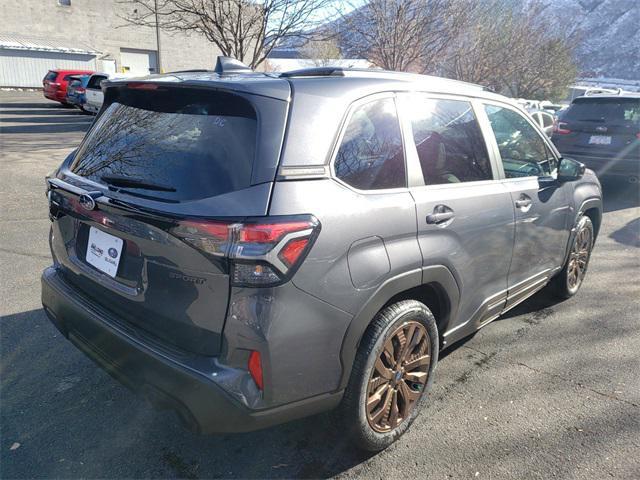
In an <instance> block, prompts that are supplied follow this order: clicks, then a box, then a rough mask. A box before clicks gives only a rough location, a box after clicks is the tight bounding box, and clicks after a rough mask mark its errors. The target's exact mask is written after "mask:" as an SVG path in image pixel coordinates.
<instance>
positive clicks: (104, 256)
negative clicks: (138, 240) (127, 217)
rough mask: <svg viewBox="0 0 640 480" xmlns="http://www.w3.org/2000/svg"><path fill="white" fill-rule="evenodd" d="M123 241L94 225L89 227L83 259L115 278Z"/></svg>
mask: <svg viewBox="0 0 640 480" xmlns="http://www.w3.org/2000/svg"><path fill="white" fill-rule="evenodd" d="M123 245H124V241H123V240H122V239H121V238H118V237H116V236H115V235H111V234H109V233H106V232H103V231H102V230H99V229H97V228H95V227H90V228H89V239H88V240H87V252H86V256H85V260H86V261H87V263H88V264H89V265H92V266H94V267H95V268H97V269H98V270H100V271H101V272H103V273H106V274H107V275H109V276H110V277H111V278H115V276H116V275H117V273H118V266H119V265H120V258H121V257H122V247H123Z"/></svg>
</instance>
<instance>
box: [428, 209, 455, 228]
mask: <svg viewBox="0 0 640 480" xmlns="http://www.w3.org/2000/svg"><path fill="white" fill-rule="evenodd" d="M454 216H455V214H454V213H453V212H452V211H448V212H434V213H430V214H429V215H427V219H426V220H427V223H428V224H429V225H438V224H440V223H444V222H447V221H449V220H451V219H452V218H453V217H454Z"/></svg>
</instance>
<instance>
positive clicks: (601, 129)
mask: <svg viewBox="0 0 640 480" xmlns="http://www.w3.org/2000/svg"><path fill="white" fill-rule="evenodd" d="M596 131H597V132H606V131H607V127H596Z"/></svg>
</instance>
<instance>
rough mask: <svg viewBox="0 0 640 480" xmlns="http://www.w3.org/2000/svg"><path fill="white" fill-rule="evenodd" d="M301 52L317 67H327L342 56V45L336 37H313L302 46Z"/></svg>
mask: <svg viewBox="0 0 640 480" xmlns="http://www.w3.org/2000/svg"><path fill="white" fill-rule="evenodd" d="M301 53H302V55H303V56H304V57H305V58H308V59H310V60H311V61H312V62H313V64H314V65H315V66H316V67H327V66H330V65H332V64H333V63H335V61H336V60H338V59H340V58H342V54H341V52H340V47H338V44H337V42H336V41H335V39H331V38H328V39H320V40H318V39H311V40H309V41H308V42H307V43H306V44H305V45H304V46H303V47H302V48H301Z"/></svg>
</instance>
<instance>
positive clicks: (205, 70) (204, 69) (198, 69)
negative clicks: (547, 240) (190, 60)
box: [166, 68, 211, 75]
mask: <svg viewBox="0 0 640 480" xmlns="http://www.w3.org/2000/svg"><path fill="white" fill-rule="evenodd" d="M210 71H211V70H207V69H206V68H192V69H189V70H175V71H173V72H167V73H166V74H167V75H171V74H172V73H206V72H210Z"/></svg>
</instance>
